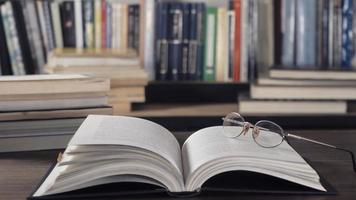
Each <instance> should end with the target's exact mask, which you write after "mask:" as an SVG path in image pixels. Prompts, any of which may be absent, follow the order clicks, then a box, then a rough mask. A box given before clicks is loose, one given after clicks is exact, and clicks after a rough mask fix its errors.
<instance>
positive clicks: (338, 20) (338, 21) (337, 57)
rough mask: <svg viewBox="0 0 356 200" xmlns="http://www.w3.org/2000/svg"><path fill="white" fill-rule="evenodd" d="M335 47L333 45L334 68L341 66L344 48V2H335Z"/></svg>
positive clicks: (336, 0)
mask: <svg viewBox="0 0 356 200" xmlns="http://www.w3.org/2000/svg"><path fill="white" fill-rule="evenodd" d="M333 12H334V19H333V20H334V29H333V30H334V31H333V38H334V45H333V58H334V60H333V68H337V67H340V66H341V47H342V38H341V37H342V15H341V14H342V0H335V1H334V8H333Z"/></svg>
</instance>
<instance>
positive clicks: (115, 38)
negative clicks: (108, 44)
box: [112, 3, 123, 49]
mask: <svg viewBox="0 0 356 200" xmlns="http://www.w3.org/2000/svg"><path fill="white" fill-rule="evenodd" d="M113 13H114V15H113V24H112V26H113V34H112V46H113V48H114V49H120V48H121V37H122V36H121V34H122V30H121V28H122V26H123V25H122V20H121V18H122V14H123V13H122V4H119V3H115V4H114V9H113Z"/></svg>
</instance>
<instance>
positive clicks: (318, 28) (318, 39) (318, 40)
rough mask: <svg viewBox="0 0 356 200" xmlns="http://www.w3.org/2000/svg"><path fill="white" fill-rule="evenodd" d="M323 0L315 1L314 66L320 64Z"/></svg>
mask: <svg viewBox="0 0 356 200" xmlns="http://www.w3.org/2000/svg"><path fill="white" fill-rule="evenodd" d="M323 12H324V0H317V1H316V36H315V40H316V49H315V50H316V54H315V56H316V67H318V68H319V67H321V66H322V49H323V43H322V42H323V14H324V13H323Z"/></svg>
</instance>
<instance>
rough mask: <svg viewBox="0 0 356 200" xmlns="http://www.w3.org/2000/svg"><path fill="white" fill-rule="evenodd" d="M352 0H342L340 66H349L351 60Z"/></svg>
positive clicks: (345, 67) (346, 67) (344, 67)
mask: <svg viewBox="0 0 356 200" xmlns="http://www.w3.org/2000/svg"><path fill="white" fill-rule="evenodd" d="M352 15H353V12H352V0H343V2H342V48H341V68H343V69H348V68H350V67H351V60H352V34H353V32H352Z"/></svg>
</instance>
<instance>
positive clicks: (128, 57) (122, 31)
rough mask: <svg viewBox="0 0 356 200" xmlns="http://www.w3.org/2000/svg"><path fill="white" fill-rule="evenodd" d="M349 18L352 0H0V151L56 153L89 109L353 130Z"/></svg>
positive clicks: (183, 120)
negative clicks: (230, 115)
mask: <svg viewBox="0 0 356 200" xmlns="http://www.w3.org/2000/svg"><path fill="white" fill-rule="evenodd" d="M355 13H356V3H355V2H354V1H352V0H298V1H297V0H224V1H219V0H199V1H198V0H194V1H189V0H187V1H186V0H184V1H183V0H182V1H178V0H177V1H169V0H132V1H131V0H68V1H65V0H64V1H62V0H58V1H57V0H12V1H10V0H1V3H0V19H1V20H0V69H1V76H0V128H1V134H0V151H2V152H6V151H19V150H38V149H51V148H63V147H65V145H66V144H67V142H68V141H69V139H70V138H71V136H72V135H73V133H74V132H75V131H76V130H77V128H78V127H79V126H80V124H81V123H82V122H83V120H84V119H85V118H86V116H87V115H88V114H114V115H128V116H135V117H142V118H146V119H149V120H152V121H154V122H157V123H159V124H161V125H163V126H165V127H167V128H168V129H170V130H174V131H193V130H198V129H199V128H203V127H207V126H212V125H221V124H222V120H221V117H223V116H225V115H226V114H227V113H230V112H239V113H241V114H242V115H243V116H245V117H246V120H247V121H251V122H256V121H258V120H259V119H269V120H272V121H275V122H276V123H278V124H280V125H281V126H282V127H283V128H286V129H338V128H342V129H352V128H355V127H356V123H354V121H355V120H356V115H355V113H354V112H355V111H354V110H355V109H356V104H355V103H354V100H355V99H356V87H355V86H356V72H355V71H354V70H355V68H356V20H355V19H356V14H355ZM23 75H26V76H23ZM10 136H11V137H10Z"/></svg>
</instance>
